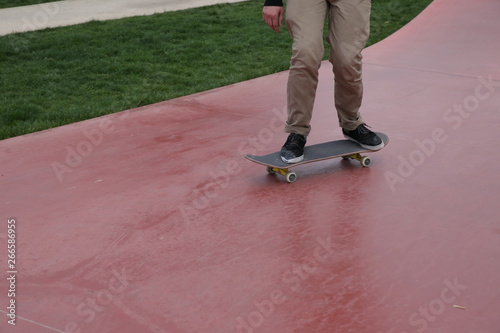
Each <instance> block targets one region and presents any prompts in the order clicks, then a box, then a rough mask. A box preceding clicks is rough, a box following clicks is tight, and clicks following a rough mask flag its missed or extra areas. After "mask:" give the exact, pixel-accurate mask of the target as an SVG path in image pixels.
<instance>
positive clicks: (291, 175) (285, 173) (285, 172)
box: [266, 153, 372, 183]
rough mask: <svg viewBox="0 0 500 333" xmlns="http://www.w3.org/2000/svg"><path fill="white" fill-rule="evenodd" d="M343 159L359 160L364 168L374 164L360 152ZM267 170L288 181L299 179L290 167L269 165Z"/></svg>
mask: <svg viewBox="0 0 500 333" xmlns="http://www.w3.org/2000/svg"><path fill="white" fill-rule="evenodd" d="M342 159H343V160H349V159H353V160H357V161H359V162H360V163H361V166H363V167H364V168H367V167H369V166H370V165H371V164H372V160H371V158H369V157H368V156H363V155H361V154H360V153H356V154H352V155H346V156H342ZM266 170H267V172H268V173H269V174H270V175H274V174H276V173H279V174H280V175H282V176H284V177H285V179H286V181H287V182H288V183H293V182H295V181H296V180H297V174H296V173H295V172H293V171H288V168H276V167H271V166H268V167H266Z"/></svg>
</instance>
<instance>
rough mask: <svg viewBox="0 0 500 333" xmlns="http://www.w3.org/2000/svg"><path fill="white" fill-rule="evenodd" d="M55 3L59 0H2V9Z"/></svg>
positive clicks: (0, 5)
mask: <svg viewBox="0 0 500 333" xmlns="http://www.w3.org/2000/svg"><path fill="white" fill-rule="evenodd" d="M53 1H57V0H0V8H9V7H20V6H28V5H37V4H39V3H45V2H53Z"/></svg>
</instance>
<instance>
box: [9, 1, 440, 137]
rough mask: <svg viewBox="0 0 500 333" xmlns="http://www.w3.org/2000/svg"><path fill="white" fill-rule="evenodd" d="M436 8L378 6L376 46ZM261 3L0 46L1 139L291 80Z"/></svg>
mask: <svg viewBox="0 0 500 333" xmlns="http://www.w3.org/2000/svg"><path fill="white" fill-rule="evenodd" d="M430 1H431V0H399V1H396V0H377V1H375V2H374V8H373V23H372V32H373V34H372V36H371V38H370V41H369V44H373V43H375V42H377V41H379V40H381V39H383V38H385V37H386V36H387V35H389V34H391V33H392V32H394V31H395V30H397V29H399V28H400V27H401V26H402V25H404V24H405V23H406V22H408V21H409V20H411V19H412V18H413V17H414V16H415V15H417V14H418V13H419V12H420V11H421V10H422V9H423V8H425V6H426V5H427V4H428V3H430ZM261 9H262V1H260V0H255V1H254V0H251V1H248V2H242V3H237V4H228V5H217V6H211V7H205V8H198V9H190V10H186V11H181V12H172V13H164V14H157V15H153V16H148V17H136V18H128V19H122V20H115V21H106V22H90V23H87V24H82V25H77V26H72V27H63V28H57V29H47V30H43V31H35V32H29V33H23V34H13V35H8V36H4V37H0V139H5V138H9V137H13V136H18V135H22V134H27V133H32V132H35V131H40V130H44V129H48V128H52V127H55V126H60V125H64V124H68V123H73V122H76V121H81V120H85V119H89V118H93V117H98V116H101V115H105V114H110V113H114V112H118V111H122V110H126V109H131V108H135V107H139V106H143V105H148V104H152V103H156V102H160V101H164V100H168V99H172V98H175V97H179V96H184V95H189V94H193V93H196V92H200V91H205V90H209V89H213V88H216V87H221V86H225V85H228V84H232V83H236V82H241V81H244V80H248V79H252V78H255V77H260V76H264V75H267V74H271V73H275V72H278V71H282V70H286V69H287V68H288V66H289V58H290V49H291V39H290V36H289V34H288V32H287V31H286V29H284V31H282V33H280V34H276V33H274V32H273V31H271V30H270V29H269V28H268V27H267V26H266V25H265V24H264V23H263V21H262V19H261Z"/></svg>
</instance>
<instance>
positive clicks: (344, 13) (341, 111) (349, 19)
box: [327, 0, 371, 131]
mask: <svg viewBox="0 0 500 333" xmlns="http://www.w3.org/2000/svg"><path fill="white" fill-rule="evenodd" d="M329 2H330V9H329V13H328V16H329V31H328V38H327V40H328V43H329V44H330V45H331V49H330V62H331V63H332V65H333V72H334V74H335V107H336V109H337V113H338V116H339V122H340V126H341V127H342V128H343V129H345V130H347V131H351V130H354V129H355V128H357V127H358V126H359V125H361V124H363V119H362V118H361V115H360V113H359V109H360V107H361V102H362V99H363V81H362V55H361V51H362V50H363V48H364V47H365V45H366V41H367V40H368V36H369V34H370V13H371V0H329Z"/></svg>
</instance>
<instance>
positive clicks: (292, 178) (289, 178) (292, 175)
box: [285, 172, 297, 183]
mask: <svg viewBox="0 0 500 333" xmlns="http://www.w3.org/2000/svg"><path fill="white" fill-rule="evenodd" d="M285 177H286V181H287V182H289V183H293V182H294V181H296V180H297V175H296V174H295V172H289V173H287V174H286V176H285Z"/></svg>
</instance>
